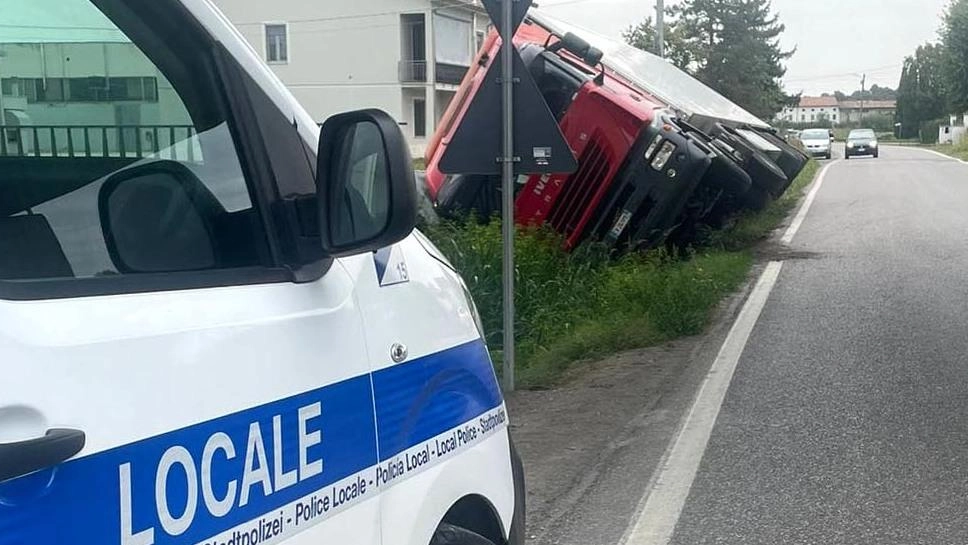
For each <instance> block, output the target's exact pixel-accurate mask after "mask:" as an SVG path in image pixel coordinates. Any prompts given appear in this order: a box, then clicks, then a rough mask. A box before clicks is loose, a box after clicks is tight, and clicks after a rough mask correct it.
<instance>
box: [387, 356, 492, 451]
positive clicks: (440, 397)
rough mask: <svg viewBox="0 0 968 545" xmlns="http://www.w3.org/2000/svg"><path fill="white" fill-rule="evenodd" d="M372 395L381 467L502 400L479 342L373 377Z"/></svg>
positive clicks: (391, 368)
mask: <svg viewBox="0 0 968 545" xmlns="http://www.w3.org/2000/svg"><path fill="white" fill-rule="evenodd" d="M455 361H460V362H461V364H460V365H454V362H455ZM373 391H374V392H375V393H376V415H377V422H378V425H377V429H378V431H379V437H380V458H381V461H382V460H387V459H389V458H392V457H393V456H395V455H397V454H399V453H400V452H402V451H404V450H406V449H408V448H410V447H411V446H413V445H416V444H418V443H420V442H422V441H426V440H427V439H430V438H431V437H434V436H435V435H439V434H441V433H443V432H445V431H447V430H449V429H452V428H454V427H455V426H457V425H459V424H461V423H462V422H467V421H468V420H471V419H473V418H474V417H476V416H479V415H481V414H483V413H484V412H486V411H488V410H490V409H493V408H494V407H496V406H498V405H500V404H501V399H502V397H501V390H500V388H499V387H498V384H497V379H496V377H495V376H494V367H493V366H492V365H491V360H490V357H489V356H488V354H487V349H486V348H485V347H484V343H483V342H480V341H477V342H471V343H467V344H464V345H461V346H457V347H455V348H452V349H450V350H447V351H446V352H441V353H438V354H434V355H431V356H428V357H425V358H420V359H418V360H414V361H412V362H408V363H404V364H401V365H395V366H393V367H388V368H386V369H382V370H380V371H378V372H376V373H374V374H373Z"/></svg>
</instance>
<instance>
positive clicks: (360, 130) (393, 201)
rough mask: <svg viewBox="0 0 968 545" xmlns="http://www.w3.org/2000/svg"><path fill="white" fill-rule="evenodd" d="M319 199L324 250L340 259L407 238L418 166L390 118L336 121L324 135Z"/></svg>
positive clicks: (357, 116) (365, 113)
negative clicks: (415, 166) (415, 172)
mask: <svg viewBox="0 0 968 545" xmlns="http://www.w3.org/2000/svg"><path fill="white" fill-rule="evenodd" d="M316 195H317V197H318V203H319V229H320V235H321V237H320V238H321V242H322V246H323V250H324V251H325V252H326V254H327V255H330V256H333V257H341V256H347V255H354V254H360V253H364V252H368V251H374V250H378V249H380V248H384V247H386V246H389V245H391V244H394V243H396V242H399V241H400V240H403V239H404V238H406V237H407V236H408V235H409V234H410V233H411V232H412V231H413V229H414V227H415V226H416V222H417V188H416V184H415V182H414V175H413V163H412V159H411V157H410V150H409V148H408V147H407V143H406V140H405V139H404V137H403V133H402V132H400V127H399V126H398V125H397V123H396V121H394V120H393V118H392V117H390V116H389V115H388V114H386V113H385V112H382V111H380V110H360V111H356V112H348V113H344V114H338V115H335V116H333V117H331V118H329V119H327V120H326V122H325V123H323V126H322V128H321V129H320V134H319V153H318V155H317V167H316Z"/></svg>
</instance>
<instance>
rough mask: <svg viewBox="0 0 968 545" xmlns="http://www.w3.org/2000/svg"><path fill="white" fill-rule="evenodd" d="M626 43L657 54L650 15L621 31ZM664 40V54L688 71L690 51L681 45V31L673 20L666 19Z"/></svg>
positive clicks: (690, 61) (653, 24)
mask: <svg viewBox="0 0 968 545" xmlns="http://www.w3.org/2000/svg"><path fill="white" fill-rule="evenodd" d="M670 15H671V10H670ZM622 37H623V38H624V39H625V41H626V43H628V44H629V45H631V46H632V47H637V48H639V49H641V50H643V51H648V52H649V53H652V54H653V55H655V54H657V53H658V51H656V47H655V41H656V31H655V23H654V22H653V21H652V17H646V18H645V20H644V21H642V22H641V23H639V24H638V25H636V26H630V27H628V28H627V29H625V32H623V33H622ZM663 41H664V42H665V56H666V59H668V60H669V62H671V63H672V64H674V65H675V66H677V67H679V68H681V69H683V70H686V71H688V70H689V65H690V64H691V63H692V56H691V54H690V51H689V50H688V49H686V48H684V47H683V41H682V38H681V33H680V32H679V30H678V28H677V27H676V24H675V21H669V20H666V29H665V33H664V34H663Z"/></svg>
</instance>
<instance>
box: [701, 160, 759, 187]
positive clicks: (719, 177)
mask: <svg viewBox="0 0 968 545" xmlns="http://www.w3.org/2000/svg"><path fill="white" fill-rule="evenodd" d="M717 151H718V150H717ZM703 182H704V183H708V184H709V185H711V186H713V187H718V188H719V189H722V190H723V191H725V192H727V193H732V194H733V195H742V194H743V193H746V192H747V191H749V189H750V187H752V186H753V180H751V179H750V176H749V174H747V173H746V172H745V171H744V170H743V169H742V168H741V167H740V166H739V164H737V163H736V162H735V161H734V160H733V159H732V158H731V157H729V156H725V155H719V154H717V155H716V158H715V159H713V162H712V164H711V165H709V170H707V171H706V175H705V176H703Z"/></svg>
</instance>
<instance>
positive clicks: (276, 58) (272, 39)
mask: <svg viewBox="0 0 968 545" xmlns="http://www.w3.org/2000/svg"><path fill="white" fill-rule="evenodd" d="M266 61H268V62H277V63H286V62H289V25H287V24H285V23H273V24H266Z"/></svg>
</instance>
